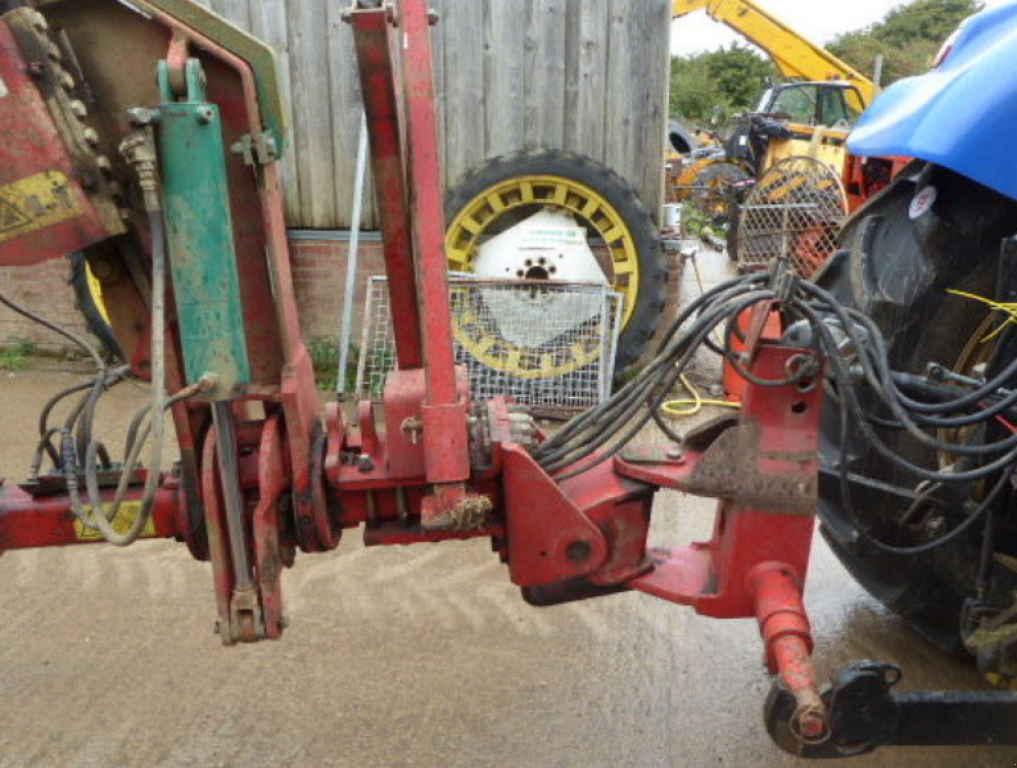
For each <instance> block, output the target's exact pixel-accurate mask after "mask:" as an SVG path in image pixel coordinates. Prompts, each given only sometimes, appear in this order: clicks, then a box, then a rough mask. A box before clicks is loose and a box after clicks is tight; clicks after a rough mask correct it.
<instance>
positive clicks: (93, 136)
mask: <svg viewBox="0 0 1017 768" xmlns="http://www.w3.org/2000/svg"><path fill="white" fill-rule="evenodd" d="M81 135H82V136H84V137H85V141H86V142H88V143H89V145H91V146H93V147H94V146H96V145H97V144H98V143H99V134H98V133H96V131H95V128H86V129H85V130H84V131H82V134H81Z"/></svg>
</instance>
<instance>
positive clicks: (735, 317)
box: [533, 266, 1017, 555]
mask: <svg viewBox="0 0 1017 768" xmlns="http://www.w3.org/2000/svg"><path fill="white" fill-rule="evenodd" d="M764 303H766V304H771V303H773V305H774V306H775V307H776V308H777V309H779V310H780V311H781V312H782V313H784V315H785V317H786V318H787V319H789V320H799V321H801V323H802V324H806V325H807V327H808V329H809V331H810V336H811V341H810V342H809V348H810V349H811V351H812V353H813V357H812V358H810V360H807V361H804V364H802V365H799V366H798V367H797V368H796V369H795V370H791V371H788V376H787V377H786V378H784V379H782V380H780V381H766V380H760V379H758V378H757V377H755V376H753V375H752V374H751V373H750V372H748V371H746V370H744V368H743V366H742V362H741V361H742V356H741V353H740V352H739V351H737V350H735V349H734V348H733V345H734V339H735V337H736V336H739V335H740V331H739V328H738V321H739V318H740V317H741V316H742V315H743V314H744V313H745V312H746V310H749V309H751V308H752V307H755V306H757V305H760V304H764ZM718 329H720V330H723V338H724V345H723V347H722V348H721V347H719V346H718V345H716V344H714V343H712V342H711V341H710V339H709V336H710V334H711V332H713V331H715V330H718ZM703 346H706V347H709V348H711V349H713V350H714V351H715V352H719V353H720V354H722V355H723V356H724V357H725V358H727V360H728V361H729V362H730V363H731V364H732V365H734V366H735V368H736V369H737V370H738V371H739V372H740V373H741V374H742V375H743V376H745V377H746V378H747V379H749V380H750V381H752V382H754V383H755V384H757V385H761V386H785V385H787V384H792V383H796V382H797V383H801V384H802V385H803V386H804V385H807V384H808V382H809V380H811V379H814V378H815V376H816V374H817V373H818V371H819V366H820V365H821V364H822V363H821V362H820V361H823V360H825V363H826V371H827V387H828V391H829V395H830V397H831V398H832V400H833V402H834V403H835V406H836V407H837V408H838V409H839V411H840V436H839V437H840V447H841V453H842V457H841V461H840V462H839V472H840V492H841V495H842V502H843V507H844V509H845V510H848V511H850V510H852V509H853V505H852V503H851V499H850V482H849V477H848V473H847V461H846V460H844V456H845V455H846V452H847V446H848V445H849V443H850V440H851V438H852V437H853V436H854V437H860V438H862V439H863V440H864V441H865V443H866V444H867V445H869V446H870V448H871V449H872V450H874V451H875V452H876V453H878V454H879V455H880V456H881V457H882V458H884V459H886V460H887V461H888V462H890V463H891V464H892V465H894V466H896V467H897V468H899V469H902V470H904V471H905V472H907V473H908V474H909V475H911V476H913V477H914V478H916V481H926V482H928V483H934V484H943V485H946V484H972V483H976V482H980V481H984V480H990V482H989V485H988V486H987V487H986V489H985V493H984V496H983V498H982V499H981V501H980V503H979V504H978V505H977V507H976V508H975V509H973V510H971V511H969V512H967V516H966V517H965V519H964V520H963V521H962V522H961V523H960V524H959V525H957V526H955V527H954V528H953V529H952V530H951V531H949V532H948V533H946V534H944V535H943V536H941V537H939V538H937V539H935V540H934V541H930V542H928V543H925V544H921V545H919V546H914V547H897V546H893V545H889V544H886V543H884V542H881V541H879V540H877V539H876V538H875V537H873V536H872V535H871V534H870V533H868V532H867V531H865V530H864V528H863V527H862V526H861V525H859V526H858V531H857V534H855V535H857V536H858V537H860V538H862V539H864V540H865V541H866V542H867V543H869V544H871V545H872V546H873V547H874V548H875V549H878V550H880V551H883V552H885V553H888V554H900V555H912V554H922V553H924V552H927V551H931V549H934V548H936V547H939V546H942V545H944V544H946V543H949V542H950V541H954V540H956V539H957V538H959V537H960V536H961V535H963V534H964V533H965V532H966V531H968V530H970V529H971V528H972V527H973V526H974V525H975V524H976V523H977V522H978V521H979V520H980V519H982V518H984V517H985V516H986V514H987V513H989V512H990V511H991V509H990V508H991V507H993V505H995V504H996V503H997V502H998V501H999V500H1000V497H1001V495H1002V494H1003V492H1004V490H1005V489H1006V488H1007V487H1008V486H1009V485H1010V478H1011V476H1012V474H1013V471H1014V467H1015V466H1017V433H1015V434H1010V435H1009V436H1007V437H1005V438H1003V439H1000V440H997V441H994V442H971V443H965V442H955V441H951V440H949V439H944V438H943V436H942V435H936V434H934V433H935V432H936V431H938V430H942V429H945V428H954V429H956V428H958V427H962V426H971V425H977V424H986V423H988V422H990V421H993V420H996V419H998V418H1000V414H1002V413H1004V412H1006V411H1008V409H1010V408H1012V407H1013V406H1014V405H1015V404H1017V391H1011V390H1010V389H1008V387H1009V386H1011V385H1012V382H1013V381H1014V380H1015V379H1017V360H1014V361H1011V362H1010V363H1009V364H1008V365H1005V366H1004V367H1003V370H1001V371H1000V372H999V374H998V375H996V376H994V377H993V378H992V379H991V380H989V381H985V382H976V383H975V384H973V385H972V386H971V388H961V387H956V388H954V387H951V388H939V389H937V390H936V391H935V392H929V391H928V388H924V387H922V386H916V380H915V377H913V376H910V375H907V374H904V375H902V374H900V373H898V372H895V371H892V370H891V368H890V364H889V358H888V348H887V344H886V341H885V339H884V337H883V335H882V333H881V331H880V330H879V328H878V327H877V326H876V325H875V323H874V322H873V321H872V320H871V319H870V318H868V317H866V316H865V315H863V314H862V313H860V312H858V311H857V310H854V309H850V308H848V307H845V306H843V305H842V304H840V302H838V301H837V299H836V298H835V297H834V296H833V295H832V294H830V293H828V292H827V291H825V290H823V289H822V288H820V287H819V286H817V285H815V284H813V283H810V282H807V281H805V280H802V279H800V278H797V277H795V276H793V275H791V274H789V273H787V272H786V271H785V270H784V269H783V267H781V266H776V267H775V268H774V269H773V270H772V271H771V272H770V273H769V274H754V275H750V276H746V277H741V278H737V279H735V280H731V281H729V282H726V283H724V284H722V285H720V286H717V287H716V288H714V289H713V290H711V291H709V292H708V293H705V294H704V295H702V296H701V297H700V298H699V299H697V300H696V301H695V302H694V303H693V304H692V305H690V306H689V307H688V308H687V309H686V310H685V311H684V312H683V313H682V314H681V316H680V317H679V318H678V319H677V320H676V321H675V322H674V324H673V325H672V326H671V327H670V328H669V329H668V332H667V333H666V334H665V336H664V338H663V341H662V342H661V344H660V347H659V348H658V350H657V354H656V355H655V357H654V358H653V360H652V361H651V362H650V363H649V364H648V365H647V366H646V367H645V368H644V369H643V370H642V371H640V373H639V374H638V375H637V376H636V378H634V379H633V380H632V381H630V382H629V383H628V384H627V385H626V386H625V387H623V388H622V389H621V390H620V391H619V392H618V393H617V394H615V396H614V397H612V398H611V399H610V400H609V401H607V402H605V403H603V404H602V405H600V406H598V407H597V408H594V409H592V410H590V411H588V412H587V413H585V414H583V415H582V416H580V417H578V418H576V419H574V420H573V421H572V422H571V423H569V424H568V425H567V426H566V427H565V428H563V429H562V430H560V431H559V432H558V433H557V434H555V435H554V436H553V437H551V438H550V439H548V440H547V441H545V442H544V443H542V444H541V445H540V446H538V447H537V448H536V449H535V450H534V451H533V455H534V457H535V458H536V459H537V461H538V462H539V463H540V465H541V466H542V467H543V468H544V469H545V470H546V471H547V472H549V473H550V474H552V475H554V476H555V477H556V478H558V479H560V480H561V479H565V478H568V477H572V476H574V475H577V474H580V473H582V472H585V471H587V470H589V469H590V468H592V467H594V466H596V465H597V464H599V463H601V462H603V461H606V460H608V459H610V458H611V457H613V456H614V455H616V454H617V453H618V452H619V451H620V450H622V448H624V446H625V445H626V444H627V443H628V442H629V441H630V440H632V439H633V438H634V437H635V435H636V434H638V433H639V431H640V430H641V429H642V428H643V427H644V426H646V425H647V424H648V423H649V421H650V420H651V419H652V420H654V421H655V422H656V423H657V424H658V425H659V426H660V427H661V429H662V431H663V432H664V433H665V434H666V435H667V436H668V437H669V438H670V439H672V440H676V441H678V440H680V436H679V435H677V434H676V433H675V432H674V430H673V429H672V428H671V426H670V425H669V424H667V422H666V419H665V418H664V417H662V416H661V414H660V407H661V405H662V404H663V402H665V401H666V400H667V398H668V397H669V396H670V395H671V391H672V389H673V388H674V386H675V384H676V382H677V381H678V380H679V377H680V376H681V374H682V373H683V372H684V371H685V369H686V368H687V366H688V365H689V364H690V362H691V360H692V359H693V357H694V355H695V354H696V352H697V351H698V350H699V348H700V347H703ZM844 349H848V350H850V353H849V354H847V355H846V354H845V352H844V351H843V350H844ZM861 390H864V391H865V392H866V394H867V395H868V397H867V398H866V400H867V402H866V405H864V406H863V404H862V399H861V398H860V397H859V394H860V391H861ZM905 390H907V391H905ZM923 395H932V396H930V397H922V396H923ZM873 403H874V405H875V406H876V407H878V408H880V409H882V410H883V411H884V413H885V414H887V416H885V417H879V416H876V415H875V414H874V405H873ZM876 427H881V428H892V429H896V430H902V431H904V432H906V433H907V434H908V435H909V436H910V437H911V438H913V439H914V440H915V441H917V442H918V443H920V444H921V445H924V446H927V447H928V448H930V449H933V450H936V451H944V452H949V453H951V454H955V455H956V456H958V457H966V458H965V460H964V461H958V462H957V463H955V464H954V465H953V466H952V467H941V468H938V469H930V468H928V467H924V466H920V465H918V464H915V463H914V462H913V461H911V460H910V459H908V458H907V457H905V456H903V455H901V454H900V453H899V452H898V451H896V450H894V449H893V448H892V447H891V446H890V445H888V444H887V443H886V441H885V440H884V439H883V438H882V437H881V436H880V434H879V433H878V432H877V430H876ZM983 432H984V430H983ZM852 517H855V518H856V517H857V516H856V515H852ZM835 534H836V532H835Z"/></svg>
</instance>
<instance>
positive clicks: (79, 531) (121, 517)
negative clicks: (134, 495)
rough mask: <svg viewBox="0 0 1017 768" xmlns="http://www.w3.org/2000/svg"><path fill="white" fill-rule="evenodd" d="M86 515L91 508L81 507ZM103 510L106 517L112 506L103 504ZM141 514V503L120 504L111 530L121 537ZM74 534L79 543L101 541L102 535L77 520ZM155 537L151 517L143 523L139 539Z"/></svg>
mask: <svg viewBox="0 0 1017 768" xmlns="http://www.w3.org/2000/svg"><path fill="white" fill-rule="evenodd" d="M82 506H83V509H84V510H85V513H86V514H89V515H90V514H91V513H92V507H90V506H89V505H87V504H84V505H82ZM103 506H104V507H105V509H104V510H103V511H104V512H105V513H106V515H107V517H108V516H109V511H110V510H111V509H112V508H113V505H112V504H104V505H103ZM140 513H141V502H140V501H125V502H123V503H121V504H120V510H119V511H118V512H117V516H116V519H114V520H113V521H112V522H113V530H115V531H116V532H117V533H119V534H121V535H123V534H125V533H127V532H128V531H129V530H131V526H132V525H134V521H135V520H137V519H138V515H139V514H140ZM74 533H75V535H77V537H78V538H79V539H80V540H81V541H102V540H103V538H104V537H103V535H102V532H101V531H95V530H92V529H91V528H89V527H87V526H86V525H85V524H84V523H82V522H81V521H80V520H78V519H77V518H75V519H74ZM154 536H155V520H153V519H152V518H151V517H149V518H148V522H147V523H145V528H144V530H142V532H141V538H143V539H151V538H153V537H154Z"/></svg>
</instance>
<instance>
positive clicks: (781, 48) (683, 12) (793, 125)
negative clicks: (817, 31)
mask: <svg viewBox="0 0 1017 768" xmlns="http://www.w3.org/2000/svg"><path fill="white" fill-rule="evenodd" d="M696 11H705V12H706V13H707V15H708V16H709V17H710V18H712V19H714V20H715V21H719V22H722V23H723V24H726V25H727V26H729V27H731V28H732V29H734V30H735V31H736V32H738V33H740V34H741V35H743V36H744V37H745V39H746V40H748V41H749V42H751V43H753V44H754V45H756V46H758V47H759V48H761V49H762V50H763V51H764V52H766V54H767V55H768V56H769V57H770V58H771V59H772V60H773V62H774V64H775V65H776V66H777V68H778V69H779V70H780V72H781V74H782V75H783V76H784V77H785V78H787V82H783V83H779V84H775V85H772V86H771V87H769V88H767V90H766V91H765V92H764V93H763V95H762V96H761V98H760V100H759V102H758V105H757V107H756V108H755V110H754V111H753V112H751V113H750V114H748V115H745V116H743V117H742V119H741V120H740V125H739V127H738V128H737V129H736V131H735V132H734V135H733V136H732V137H731V138H730V139H728V140H727V141H726V142H725V145H724V146H723V147H722V148H714V149H713V150H712V151H711V150H706V151H700V152H699V153H691V154H689V155H686V156H685V158H684V162H683V163H682V168H681V171H680V173H679V174H678V175H677V180H676V183H675V190H676V195H675V197H676V199H677V200H679V201H680V200H681V199H684V198H687V197H689V196H695V198H696V199H697V200H700V201H704V202H705V201H712V203H707V204H708V205H710V206H717V205H719V206H723V203H722V202H721V201H720V198H721V197H722V195H721V192H722V189H723V188H724V187H725V186H726V185H729V184H731V183H733V182H738V181H739V180H743V179H745V178H747V177H755V178H759V177H760V176H761V175H762V174H763V173H764V172H766V171H767V170H768V169H769V168H771V167H772V166H773V165H775V164H776V163H778V162H779V161H780V160H783V159H784V158H787V157H791V156H798V155H808V156H812V157H815V158H816V159H818V160H821V161H822V162H824V163H826V164H827V165H830V166H831V167H832V168H834V169H835V170H836V171H837V172H838V173H841V172H842V171H843V168H844V163H845V160H846V157H847V152H846V149H845V141H846V139H847V135H848V132H849V131H850V129H851V127H852V125H853V124H854V121H855V120H856V119H857V117H858V116H859V115H860V114H861V113H862V112H863V111H864V110H865V108H866V107H867V106H868V105H869V104H871V103H872V99H873V98H874V97H875V95H876V93H877V91H878V88H877V86H876V84H875V83H874V82H873V81H872V80H870V79H869V78H867V77H866V76H865V75H863V74H861V73H860V72H858V71H857V70H856V69H854V68H853V67H851V66H850V65H849V64H847V63H845V62H843V61H841V60H840V59H839V58H837V57H836V56H834V55H833V54H832V53H830V52H829V51H827V50H825V49H824V48H822V47H820V46H818V45H816V44H815V43H813V42H811V41H810V40H808V39H806V38H805V37H803V36H802V35H801V34H799V33H798V32H796V31H794V30H793V29H792V28H791V27H789V26H788V25H787V24H785V23H784V22H783V21H781V20H780V19H778V18H777V17H775V16H774V15H773V14H771V13H770V12H769V11H767V10H765V9H764V8H762V7H761V6H760V5H759V4H758V3H756V2H754V0H674V2H673V4H672V10H671V15H672V17H673V18H675V19H679V18H682V17H684V16H687V15H689V14H691V13H694V12H696Z"/></svg>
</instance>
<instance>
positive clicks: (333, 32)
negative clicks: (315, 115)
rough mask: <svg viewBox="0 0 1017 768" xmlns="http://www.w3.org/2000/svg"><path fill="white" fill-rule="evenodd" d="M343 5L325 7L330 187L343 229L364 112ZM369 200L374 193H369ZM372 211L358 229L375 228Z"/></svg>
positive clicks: (350, 201) (368, 210) (348, 219)
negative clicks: (332, 164) (331, 163)
mask: <svg viewBox="0 0 1017 768" xmlns="http://www.w3.org/2000/svg"><path fill="white" fill-rule="evenodd" d="M343 10H345V5H344V4H341V3H329V4H328V28H329V34H328V71H329V102H330V104H331V109H332V154H333V156H334V157H335V169H334V172H333V183H334V185H335V200H336V206H337V210H336V212H335V218H336V221H337V225H338V226H341V227H343V228H346V227H349V226H351V224H352V217H351V214H352V211H353V193H354V190H355V188H356V177H357V149H358V146H359V142H360V125H361V116H362V114H363V111H364V106H363V99H362V98H361V95H360V75H359V73H358V71H357V58H356V53H355V51H354V48H353V30H352V28H351V27H350V25H349V24H347V23H345V22H344V21H342V18H341V17H342V12H343ZM368 194H369V195H370V197H365V201H366V200H370V199H372V198H373V193H372V192H371V191H370V190H368ZM373 214H374V208H373V206H372V205H371V204H370V203H368V205H367V206H365V208H364V217H363V219H362V220H361V227H363V228H370V227H373V226H374V221H373Z"/></svg>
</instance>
